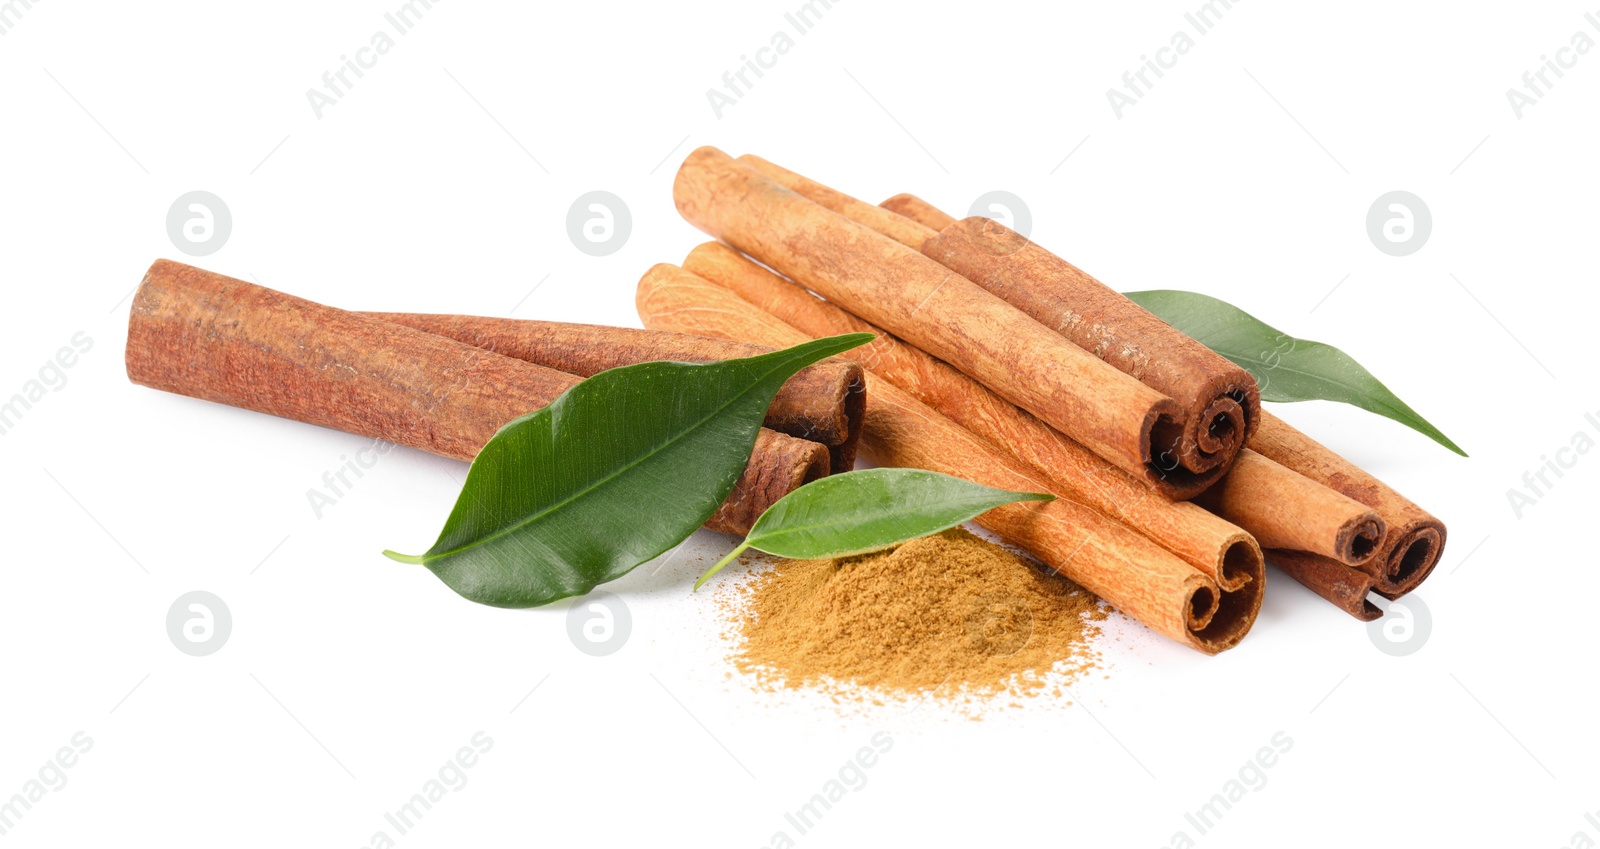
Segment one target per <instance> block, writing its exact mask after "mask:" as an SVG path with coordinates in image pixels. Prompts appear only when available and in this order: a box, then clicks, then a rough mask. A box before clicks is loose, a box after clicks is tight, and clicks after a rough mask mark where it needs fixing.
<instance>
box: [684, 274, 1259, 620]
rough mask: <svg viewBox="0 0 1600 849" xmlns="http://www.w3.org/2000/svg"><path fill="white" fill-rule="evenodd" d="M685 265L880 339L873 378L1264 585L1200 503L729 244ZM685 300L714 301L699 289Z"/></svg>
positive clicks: (1131, 522)
mask: <svg viewBox="0 0 1600 849" xmlns="http://www.w3.org/2000/svg"><path fill="white" fill-rule="evenodd" d="M684 267H685V269H686V270H688V271H691V272H693V273H694V274H696V275H698V276H699V277H703V278H705V279H706V280H707V281H710V282H712V283H715V284H717V285H719V286H722V287H724V288H727V289H728V290H729V291H731V292H732V293H733V294H735V295H738V296H739V297H740V298H742V299H743V300H746V301H749V302H750V303H752V304H754V305H755V306H756V307H757V308H759V309H761V310H762V311H763V312H766V313H768V314H770V315H772V316H774V317H776V318H777V319H778V320H780V321H782V322H784V323H785V324H788V325H791V326H792V327H794V328H795V329H797V330H799V331H801V332H802V333H805V334H806V335H808V336H813V337H819V336H832V335H837V334H839V333H855V332H860V331H866V332H869V333H875V334H878V336H877V338H876V339H874V340H873V341H872V342H869V343H867V344H866V345H863V346H861V347H860V348H857V349H855V350H854V351H851V352H850V356H852V357H855V358H857V359H858V360H860V362H861V364H862V365H863V366H865V367H866V369H867V370H868V371H869V372H870V373H872V374H874V375H876V376H878V377H879V378H881V379H882V380H884V381H887V382H888V383H891V384H893V385H895V386H896V387H898V388H900V389H901V390H903V391H905V392H907V393H909V394H910V395H911V396H912V397H915V398H916V399H917V400H919V401H921V402H922V403H924V404H927V405H928V406H929V407H932V408H933V409H935V410H937V411H938V412H939V413H941V414H943V415H944V416H946V417H948V418H949V419H951V420H952V421H954V422H956V423H957V424H959V425H961V426H962V427H964V428H966V429H968V430H970V431H972V432H973V433H975V434H977V435H978V436H981V437H983V438H984V439H986V440H988V442H989V443H990V444H991V445H993V446H994V447H996V448H998V449H1000V450H1001V451H1004V452H1005V453H1008V454H1011V455H1012V456H1014V457H1015V458H1017V459H1018V460H1021V461H1022V462H1023V463H1024V464H1025V465H1027V466H1028V467H1029V468H1030V469H1032V470H1033V471H1034V473H1036V474H1038V475H1040V476H1043V477H1044V478H1046V479H1047V480H1048V481H1049V482H1050V483H1052V484H1053V485H1054V486H1053V487H1052V491H1054V492H1057V493H1058V494H1060V495H1061V496H1062V497H1064V498H1071V499H1073V500H1074V501H1077V502H1079V503H1082V504H1085V505H1088V506H1090V507H1092V508H1094V509H1096V510H1098V511H1099V512H1101V513H1103V514H1105V515H1106V516H1108V517H1110V518H1112V519H1115V520H1117V521H1120V522H1122V523H1123V524H1126V525H1127V526H1128V527H1130V528H1132V529H1134V530H1136V531H1138V532H1139V533H1141V534H1143V535H1144V536H1145V537H1146V538H1148V539H1150V540H1151V541H1153V542H1155V543H1157V544H1158V545H1160V546H1162V547H1163V548H1165V549H1167V550H1168V551H1171V552H1172V553H1174V554H1176V555H1178V556H1179V557H1181V558H1182V559H1183V560H1184V561H1185V562H1187V563H1189V564H1190V565H1192V566H1194V567H1195V568H1197V569H1199V570H1201V571H1202V572H1205V573H1206V574H1207V575H1209V576H1210V577H1211V578H1212V579H1214V580H1216V581H1217V583H1218V585H1219V586H1221V587H1222V588H1223V589H1224V590H1229V591H1231V590H1236V589H1238V588H1239V587H1241V586H1243V584H1244V582H1245V581H1248V580H1259V579H1260V576H1261V575H1262V572H1263V568H1262V559H1261V550H1260V549H1259V548H1258V547H1257V545H1256V542H1255V541H1254V540H1253V539H1251V538H1250V535H1249V534H1247V533H1245V531H1243V530H1241V529H1240V528H1239V527H1237V526H1235V525H1233V524H1230V523H1228V522H1227V521H1224V520H1223V519H1221V518H1218V517H1217V516H1215V515H1213V514H1212V513H1209V512H1207V511H1206V510H1205V509H1203V508H1202V507H1200V506H1199V505H1197V504H1191V503H1188V502H1181V501H1179V502H1174V501H1171V500H1169V499H1168V498H1165V497H1163V496H1162V495H1161V494H1160V493H1158V492H1156V491H1154V490H1152V489H1151V488H1150V487H1148V486H1145V485H1144V484H1142V483H1140V482H1139V481H1137V480H1135V479H1134V478H1133V477H1131V476H1130V475H1128V474H1127V473H1126V472H1124V471H1122V470H1121V469H1118V468H1117V467H1115V466H1113V465H1111V464H1110V463H1107V462H1106V461H1105V460H1103V459H1101V458H1100V457H1099V456H1097V455H1096V454H1095V453H1094V452H1092V451H1090V450H1088V449H1087V448H1084V447H1083V446H1081V445H1079V444H1078V443H1076V442H1073V441H1072V440H1071V439H1070V438H1068V437H1067V436H1065V435H1063V434H1062V433H1061V432H1060V431H1057V430H1055V429H1054V428H1052V427H1050V426H1049V425H1047V424H1045V423H1044V422H1042V421H1040V420H1039V419H1038V418H1036V417H1035V416H1033V415H1032V414H1030V413H1028V412H1026V411H1024V410H1022V409H1020V408H1018V407H1017V406H1016V405H1014V404H1012V403H1011V402H1009V401H1006V400H1005V399H1003V398H1001V397H999V396H998V395H995V394H994V393H993V392H990V391H989V390H988V389H986V388H984V387H983V386H982V385H980V384H979V383H977V382H976V381H974V380H972V379H971V378H969V377H967V376H966V375H964V374H962V373H961V372H959V371H956V370H955V369H953V368H951V367H950V366H948V365H946V364H945V363H943V362H940V361H939V360H937V359H935V358H934V357H932V356H929V355H928V354H927V353H925V352H923V351H922V350H920V349H917V348H914V347H912V346H910V345H907V344H906V343H904V342H902V341H900V340H899V339H896V338H895V337H893V336H891V335H889V334H887V333H884V332H883V331H881V330H879V329H878V328H876V327H873V326H872V325H870V324H868V323H866V322H865V321H862V320H861V319H859V318H857V317H855V316H853V315H850V314H849V313H847V312H845V311H844V310H841V309H839V308H838V307H836V306H834V305H832V304H830V303H827V302H826V301H823V300H820V299H818V298H816V297H814V296H813V295H812V294H811V293H809V292H807V291H806V290H804V289H802V288H801V287H800V286H798V285H796V284H795V283H793V282H791V281H789V280H785V279H783V278H782V277H779V276H778V275H776V274H773V273H772V272H771V271H769V270H767V269H765V268H762V267H761V266H760V265H757V264H756V263H754V262H752V261H751V260H750V259H748V258H747V257H745V256H743V255H742V254H740V253H739V252H738V251H735V250H733V249H732V248H730V247H728V246H727V245H723V244H720V243H717V242H708V243H706V244H703V245H700V246H699V247H697V248H695V249H694V250H692V251H690V252H689V256H688V258H687V259H685V260H684ZM682 285H684V286H693V285H695V284H694V283H693V282H692V281H691V282H689V283H685V284H682ZM683 299H684V300H686V301H699V302H705V303H710V302H711V298H710V297H708V296H697V295H695V294H694V293H693V292H692V291H689V292H685V294H684V296H683ZM1169 480H1170V479H1169Z"/></svg>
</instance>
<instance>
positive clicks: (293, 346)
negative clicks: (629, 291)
mask: <svg viewBox="0 0 1600 849" xmlns="http://www.w3.org/2000/svg"><path fill="white" fill-rule="evenodd" d="M126 358H127V368H128V378H129V379H130V380H132V381H133V382H134V383H138V384H141V385H144V386H149V387H152V388H155V389H161V390H164V391H167V392H175V393H178V394H180V395H188V396H191V397H194V398H201V399H204V400H208V401H215V402H218V403H222V404H228V405H231V406H235V407H243V408H245V409H249V410H256V411H258V412H263V413H270V414H272V415H275V416H283V417H284V418H289V419H294V420H296V421H301V422H307V423H310V424H316V425H321V426H323V427H331V428H336V429H338V430H343V431H347V432H350V433H356V434H360V435H362V436H368V437H373V438H377V439H383V440H385V441H388V442H392V443H395V444H398V445H406V446H409V447H412V448H418V449H421V450H423V451H427V452H429V453H433V454H439V455H442V456H445V457H452V458H455V459H458V460H471V459H472V458H473V457H474V456H476V454H477V453H478V450H479V449H480V448H482V447H483V445H484V443H486V442H488V441H489V438H490V437H491V436H493V435H494V433H495V431H496V430H498V429H499V428H500V426H501V425H503V424H505V423H506V422H508V421H510V420H512V419H515V418H517V417H519V416H522V415H525V414H527V413H530V412H533V411H535V410H538V409H540V408H542V407H544V406H546V405H548V404H549V403H550V402H552V401H554V400H555V399H556V398H557V397H558V396H559V395H560V394H561V393H562V392H565V391H566V390H567V389H569V388H571V387H572V386H574V385H575V384H577V383H578V381H579V380H580V378H578V377H576V376H575V375H570V374H566V373H564V372H560V371H556V370H554V369H548V368H542V367H540V366H536V365H533V364H531V363H527V362H523V361H522V360H517V359H513V358H511V357H506V356H501V355H500V354H495V353H492V352H489V351H485V350H482V349H480V348H475V347H473V346H471V345H467V344H464V343H461V342H457V341H455V340H453V339H446V338H444V337H442V336H435V335H433V334H431V333H423V332H422V331H420V330H414V329H412V328H409V327H402V326H399V325H395V324H391V323H389V322H385V321H379V320H378V319H374V318H369V317H366V316H362V315H359V314H357V313H352V312H346V311H344V310H339V309H334V308H332V307H327V306H323V305H321V304H317V303H313V302H311V301H307V300H304V299H301V298H296V297H294V296H291V295H286V294H283V293H281V292H277V291H274V290H272V289H268V288H265V287H263V286H257V285H255V284H252V283H247V282H245V281H242V280H235V279H233V278H230V277H225V276H223V275H221V274H216V273H213V272H210V271H204V270H202V269H199V268H194V267H192V266H188V265H184V264H182V263H177V262H172V261H170V260H157V261H156V262H155V264H154V265H152V266H151V267H150V270H149V271H148V272H147V273H146V274H145V277H144V280H143V282H142V283H140V285H139V289H138V291H136V292H135V293H134V296H133V307H132V310H131V312H130V315H129V318H128V346H127V354H126ZM827 471H828V454H827V450H826V449H825V448H824V447H823V446H822V445H820V444H818V443H814V442H808V441H806V440H802V439H796V438H794V437H791V436H788V435H785V434H781V433H777V432H775V431H771V430H763V431H762V432H761V435H760V436H759V437H758V438H757V440H756V447H755V451H754V453H753V454H752V455H751V462H750V463H749V465H748V466H746V468H745V471H744V474H743V476H741V477H740V479H739V482H738V484H737V485H736V486H735V488H734V490H733V493H732V494H730V495H729V496H728V498H727V500H726V501H725V502H724V503H723V504H722V506H721V507H719V508H718V510H717V513H716V514H715V515H714V516H713V517H712V519H711V521H709V522H707V523H706V527H708V528H711V529H712V530H719V531H723V532H726V533H739V534H742V533H745V532H746V531H748V530H749V528H750V526H751V524H752V523H753V522H754V521H755V519H756V518H757V517H758V516H760V515H761V513H762V512H763V511H765V510H766V508H767V507H768V506H770V505H771V504H772V502H774V501H776V500H778V499H779V498H781V497H783V496H784V495H785V494H787V493H789V492H791V491H793V490H794V489H796V488H798V487H799V486H801V485H802V484H804V483H806V482H808V481H810V480H813V479H815V478H819V477H822V476H824V475H826V474H827Z"/></svg>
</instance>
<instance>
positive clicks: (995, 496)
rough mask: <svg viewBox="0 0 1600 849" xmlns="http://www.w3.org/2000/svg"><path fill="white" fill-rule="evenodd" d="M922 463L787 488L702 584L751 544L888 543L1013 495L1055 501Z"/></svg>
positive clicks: (806, 551)
mask: <svg viewBox="0 0 1600 849" xmlns="http://www.w3.org/2000/svg"><path fill="white" fill-rule="evenodd" d="M1053 498H1055V496H1053V495H1047V494H1044V493H1038V492H1011V491H1009V490H1004V489H994V488H992V487H987V486H982V485H980V484H975V483H973V482H971V481H967V480H962V479H961V478H955V477H951V476H949V475H942V474H939V473H938V472H928V471H923V470H922V469H863V470H861V471H858V472H846V473H844V474H842V475H833V476H831V477H826V478H822V479H821V480H815V481H812V482H811V483H808V484H806V485H805V486H802V487H800V488H799V489H797V490H795V491H794V492H791V493H789V494H788V495H785V496H784V497H782V498H780V499H778V500H777V501H776V502H774V503H773V505H772V506H771V507H768V508H767V510H766V512H765V513H762V514H761V518H759V519H757V520H756V523H755V526H754V527H752V528H751V529H750V534H749V535H748V536H746V537H745V540H744V542H742V543H740V544H739V546H738V547H737V548H735V549H734V550H733V551H732V552H731V553H729V554H728V556H727V557H724V558H722V560H721V561H719V562H718V563H717V565H715V566H713V567H711V569H710V570H709V571H707V572H706V573H705V574H704V575H701V576H700V580H699V581H696V582H695V588H696V589H699V587H700V585H701V584H704V583H705V582H706V581H707V580H710V578H711V576H712V575H715V574H716V573H717V572H719V571H721V569H722V567H724V566H726V565H727V564H728V563H730V562H732V561H733V559H734V558H735V557H738V556H739V555H740V554H741V553H743V552H744V551H745V549H748V548H754V549H757V550H759V551H765V552H767V553H768V554H776V555H778V556H779V557H792V558H796V559H802V560H813V559H819V558H824V557H847V556H849V555H852V554H865V553H866V552H869V551H877V550H879V549H883V548H888V547H889V546H892V545H897V544H899V543H902V542H905V541H906V540H909V539H916V538H917V537H923V536H927V535H928V534H934V533H938V532H939V531H942V530H945V529H946V528H953V527H955V526H956V525H959V524H961V523H962V522H965V521H967V520H969V519H972V518H974V517H976V516H979V515H981V514H983V513H987V512H988V511H990V510H992V509H994V508H996V507H999V506H1000V505H1002V504H1010V503H1012V502H1013V501H1049V500H1051V499H1053Z"/></svg>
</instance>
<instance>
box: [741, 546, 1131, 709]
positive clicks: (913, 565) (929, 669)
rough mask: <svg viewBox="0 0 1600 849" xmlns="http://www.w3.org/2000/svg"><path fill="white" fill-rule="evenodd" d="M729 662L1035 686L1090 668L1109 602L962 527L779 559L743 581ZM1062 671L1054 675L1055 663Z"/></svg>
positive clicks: (845, 674)
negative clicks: (840, 554)
mask: <svg viewBox="0 0 1600 849" xmlns="http://www.w3.org/2000/svg"><path fill="white" fill-rule="evenodd" d="M735 610H736V613H735V617H736V625H737V628H738V631H739V632H740V635H741V636H742V637H743V639H742V640H741V641H740V642H739V646H738V648H737V649H736V650H735V654H734V656H733V658H732V659H733V662H734V665H735V666H736V667H738V668H739V669H740V670H741V671H743V672H746V673H749V674H751V675H754V676H756V678H757V679H758V680H759V681H760V682H761V684H762V685H763V686H766V687H770V688H774V689H776V688H782V687H816V688H821V689H824V690H829V691H833V692H835V693H839V692H845V691H856V692H858V693H859V692H860V691H862V690H867V691H875V692H877V693H883V694H886V695H890V696H906V695H915V694H917V693H924V692H933V693H935V694H938V695H947V696H956V695H959V696H990V695H998V694H1003V693H1011V694H1017V695H1031V694H1034V693H1037V692H1039V691H1040V690H1044V689H1046V688H1051V687H1052V685H1056V686H1059V685H1060V684H1062V683H1068V682H1070V681H1071V680H1072V679H1074V678H1077V677H1078V676H1080V675H1082V674H1083V673H1084V672H1086V671H1088V670H1090V669H1093V668H1094V667H1095V665H1096V664H1097V662H1098V660H1099V652H1098V651H1096V650H1095V649H1094V643H1095V638H1096V637H1098V636H1099V634H1100V627H1099V626H1098V624H1096V623H1098V622H1100V621H1101V620H1104V619H1105V618H1106V615H1107V610H1106V608H1105V607H1104V606H1103V605H1102V604H1101V603H1100V602H1099V600H1098V599H1096V598H1095V596H1094V595H1092V594H1091V593H1089V592H1088V591H1087V590H1084V589H1083V588H1081V587H1079V586H1078V585H1077V584H1074V583H1073V582H1071V581H1069V580H1067V579H1066V578H1063V577H1061V576H1060V575H1057V574H1054V573H1052V572H1049V571H1046V570H1044V569H1042V568H1041V567H1039V566H1038V565H1036V564H1034V563H1031V562H1029V561H1027V560H1024V559H1023V558H1021V557H1019V556H1017V555H1015V554H1013V553H1011V552H1010V551H1008V550H1006V549H1004V548H1001V547H1000V546H998V545H995V544H994V543H991V542H988V541H986V540H983V539H980V538H978V537H976V536H974V535H972V534H971V533H968V532H967V531H966V530H964V529H961V528H955V529H952V530H949V531H945V532H944V533H941V534H937V535H935V536H931V537H925V538H923V539H918V540H913V541H911V542H908V543H905V544H903V545H900V546H899V547H897V548H893V549H890V550H887V551H880V552H876V553H873V554H866V555H861V556H857V557H848V558H841V559H838V560H807V561H796V560H784V561H779V562H778V563H776V564H775V565H774V566H773V567H772V568H771V569H769V570H767V571H765V572H762V573H760V574H759V575H757V576H756V577H755V578H753V579H751V581H749V582H748V583H746V584H745V585H744V586H743V587H742V588H741V590H740V595H739V597H738V599H737V604H736V608H735ZM1052 672H1053V673H1054V674H1051V673H1052Z"/></svg>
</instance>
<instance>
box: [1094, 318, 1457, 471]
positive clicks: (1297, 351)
mask: <svg viewBox="0 0 1600 849" xmlns="http://www.w3.org/2000/svg"><path fill="white" fill-rule="evenodd" d="M1124 294H1126V295H1127V296H1128V298H1130V299H1131V300H1132V301H1133V302H1134V303H1136V304H1138V305H1139V306H1141V307H1144V308H1145V309H1147V310H1149V311H1150V312H1152V313H1154V314H1155V315H1156V316H1157V317H1158V318H1160V319H1161V320H1162V321H1165V322H1166V323H1168V324H1170V325H1172V326H1173V327H1176V328H1177V329H1179V330H1181V331H1183V332H1184V333H1186V334H1188V335H1189V336H1191V337H1193V338H1194V339H1196V340H1198V341H1199V342H1200V343H1201V344H1203V345H1205V346H1206V347H1208V348H1210V349H1211V350H1213V351H1216V352H1217V353H1219V354H1221V355H1223V356H1224V357H1227V358H1228V359H1230V360H1232V361H1233V362H1235V363H1237V364H1238V365H1239V366H1240V367H1242V368H1244V369H1245V370H1247V371H1249V372H1250V374H1251V375H1252V376H1254V377H1255V379H1256V383H1257V384H1258V385H1259V386H1260V387H1261V400H1263V401H1340V402H1342V403H1345V404H1352V405H1354V406H1357V407H1360V408H1361V409H1363V410H1366V411H1368V412H1372V413H1377V414H1378V415H1380V416H1387V417H1389V418H1391V419H1394V420H1395V421H1397V422H1399V423H1401V424H1403V425H1405V426H1407V427H1409V428H1412V429H1413V430H1416V431H1418V432H1419V433H1422V434H1424V435H1426V436H1427V437H1429V438H1430V439H1432V440H1433V441H1435V442H1437V443H1439V444H1440V445H1443V446H1444V447H1446V448H1448V449H1450V450H1451V451H1454V452H1456V453H1457V454H1460V455H1461V456H1463V457H1465V456H1467V452H1465V451H1462V450H1461V448H1460V447H1459V446H1457V445H1456V444H1455V443H1454V442H1452V441H1450V438H1449V437H1447V436H1445V435H1444V434H1443V433H1441V432H1440V431H1439V429H1438V428H1436V427H1434V426H1433V425H1432V424H1429V423H1428V420H1427V419H1424V418H1423V417H1422V416H1420V415H1418V414H1417V411H1416V410H1413V409H1411V407H1410V406H1408V405H1407V404H1406V402H1404V401H1401V400H1400V399H1399V398H1398V397H1396V396H1395V394H1394V393H1393V392H1390V391H1389V388H1388V387H1387V386H1384V385H1383V383H1382V382H1380V381H1379V380H1378V379H1377V378H1376V377H1373V376H1372V373H1371V372H1369V371H1367V370H1366V369H1365V368H1362V366H1361V364H1360V363H1358V362H1356V361H1355V360H1354V359H1352V358H1351V357H1350V355H1349V354H1346V353H1345V352H1343V351H1341V350H1339V349H1338V348H1335V347H1333V346H1332V345H1325V344H1323V343H1321V342H1312V341H1309V340H1306V339H1296V338H1294V337H1293V336H1290V335H1288V334H1287V333H1283V332H1280V331H1279V330H1277V329H1276V328H1274V327H1272V326H1271V325H1268V324H1266V323H1265V322H1262V321H1260V320H1258V319H1257V318H1255V317H1254V316H1252V315H1250V314H1249V313H1247V312H1245V311H1244V310H1241V309H1239V308H1238V307H1235V306H1233V305H1231V304H1228V303H1226V302H1224V301H1219V300H1217V299H1216V298H1213V297H1210V296H1208V295H1201V294H1197V293H1195V292H1180V291H1176V290H1171V289H1155V290H1151V291H1148V292H1126V293H1124Z"/></svg>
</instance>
